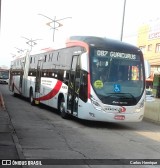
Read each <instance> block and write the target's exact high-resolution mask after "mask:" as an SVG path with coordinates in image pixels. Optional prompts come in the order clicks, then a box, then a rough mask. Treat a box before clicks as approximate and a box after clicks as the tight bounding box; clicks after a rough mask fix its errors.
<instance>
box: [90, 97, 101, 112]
mask: <svg viewBox="0 0 160 168" xmlns="http://www.w3.org/2000/svg"><path fill="white" fill-rule="evenodd" d="M90 99H91V103H92V105H93V107H94V108H95V109H96V110H102V107H101V105H100V104H99V103H98V101H97V100H95V99H94V98H93V96H91V98H90Z"/></svg>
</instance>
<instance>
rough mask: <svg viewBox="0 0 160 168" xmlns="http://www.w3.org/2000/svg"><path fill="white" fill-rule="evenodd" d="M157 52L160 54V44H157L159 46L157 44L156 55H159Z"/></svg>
mask: <svg viewBox="0 0 160 168" xmlns="http://www.w3.org/2000/svg"><path fill="white" fill-rule="evenodd" d="M157 52H160V43H157V44H156V53H157Z"/></svg>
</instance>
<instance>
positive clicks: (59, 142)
mask: <svg viewBox="0 0 160 168" xmlns="http://www.w3.org/2000/svg"><path fill="white" fill-rule="evenodd" d="M0 90H1V92H2V94H3V98H4V102H5V106H6V110H7V112H8V113H9V115H10V118H11V121H12V124H13V127H14V130H15V133H16V136H17V140H18V143H19V150H21V153H22V155H23V156H21V157H23V158H25V159H73V161H74V159H129V160H134V159H160V145H159V144H160V125H156V124H154V123H150V122H148V121H142V122H140V123H104V122H89V121H82V120H78V119H75V118H70V119H69V120H65V119H62V118H61V117H60V116H59V114H58V112H57V111H56V110H55V109H52V108H47V107H46V106H31V105H30V104H29V102H28V101H26V100H25V99H23V98H20V97H14V96H13V95H12V93H11V92H10V91H9V90H8V86H7V85H0ZM48 167H49V166H48ZM51 167H53V166H51ZM56 167H66V166H64V165H63V166H60V165H59V166H56ZM69 167H90V168H97V167H100V168H101V167H111V166H110V165H109V166H108V165H107V166H106V165H99V166H98V165H92V164H91V165H89V164H88V165H76V166H73V165H72V166H69ZM112 167H119V166H118V165H114V166H112ZM120 167H140V165H139V166H135V165H130V166H128V165H121V166H120ZM142 167H143V168H150V167H158V166H152V165H143V166H142Z"/></svg>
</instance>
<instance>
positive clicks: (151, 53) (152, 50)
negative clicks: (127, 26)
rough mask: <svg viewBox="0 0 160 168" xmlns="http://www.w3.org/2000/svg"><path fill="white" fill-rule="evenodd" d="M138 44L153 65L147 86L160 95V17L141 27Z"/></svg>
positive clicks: (156, 94) (157, 95)
mask: <svg viewBox="0 0 160 168" xmlns="http://www.w3.org/2000/svg"><path fill="white" fill-rule="evenodd" d="M137 45H138V47H139V48H140V49H141V50H142V52H143V55H144V58H145V59H146V60H148V61H149V63H150V65H151V76H150V78H148V79H147V80H146V83H147V87H150V88H152V89H153V92H154V95H155V96H156V97H160V19H157V20H155V21H151V22H148V23H146V24H143V25H142V26H141V27H139V30H138V41H137Z"/></svg>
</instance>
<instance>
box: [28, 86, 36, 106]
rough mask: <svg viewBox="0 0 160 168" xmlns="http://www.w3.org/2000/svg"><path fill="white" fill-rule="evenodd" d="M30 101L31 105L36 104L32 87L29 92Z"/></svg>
mask: <svg viewBox="0 0 160 168" xmlns="http://www.w3.org/2000/svg"><path fill="white" fill-rule="evenodd" d="M29 102H30V104H31V105H35V101H34V98H33V91H32V89H31V90H30V93H29Z"/></svg>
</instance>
